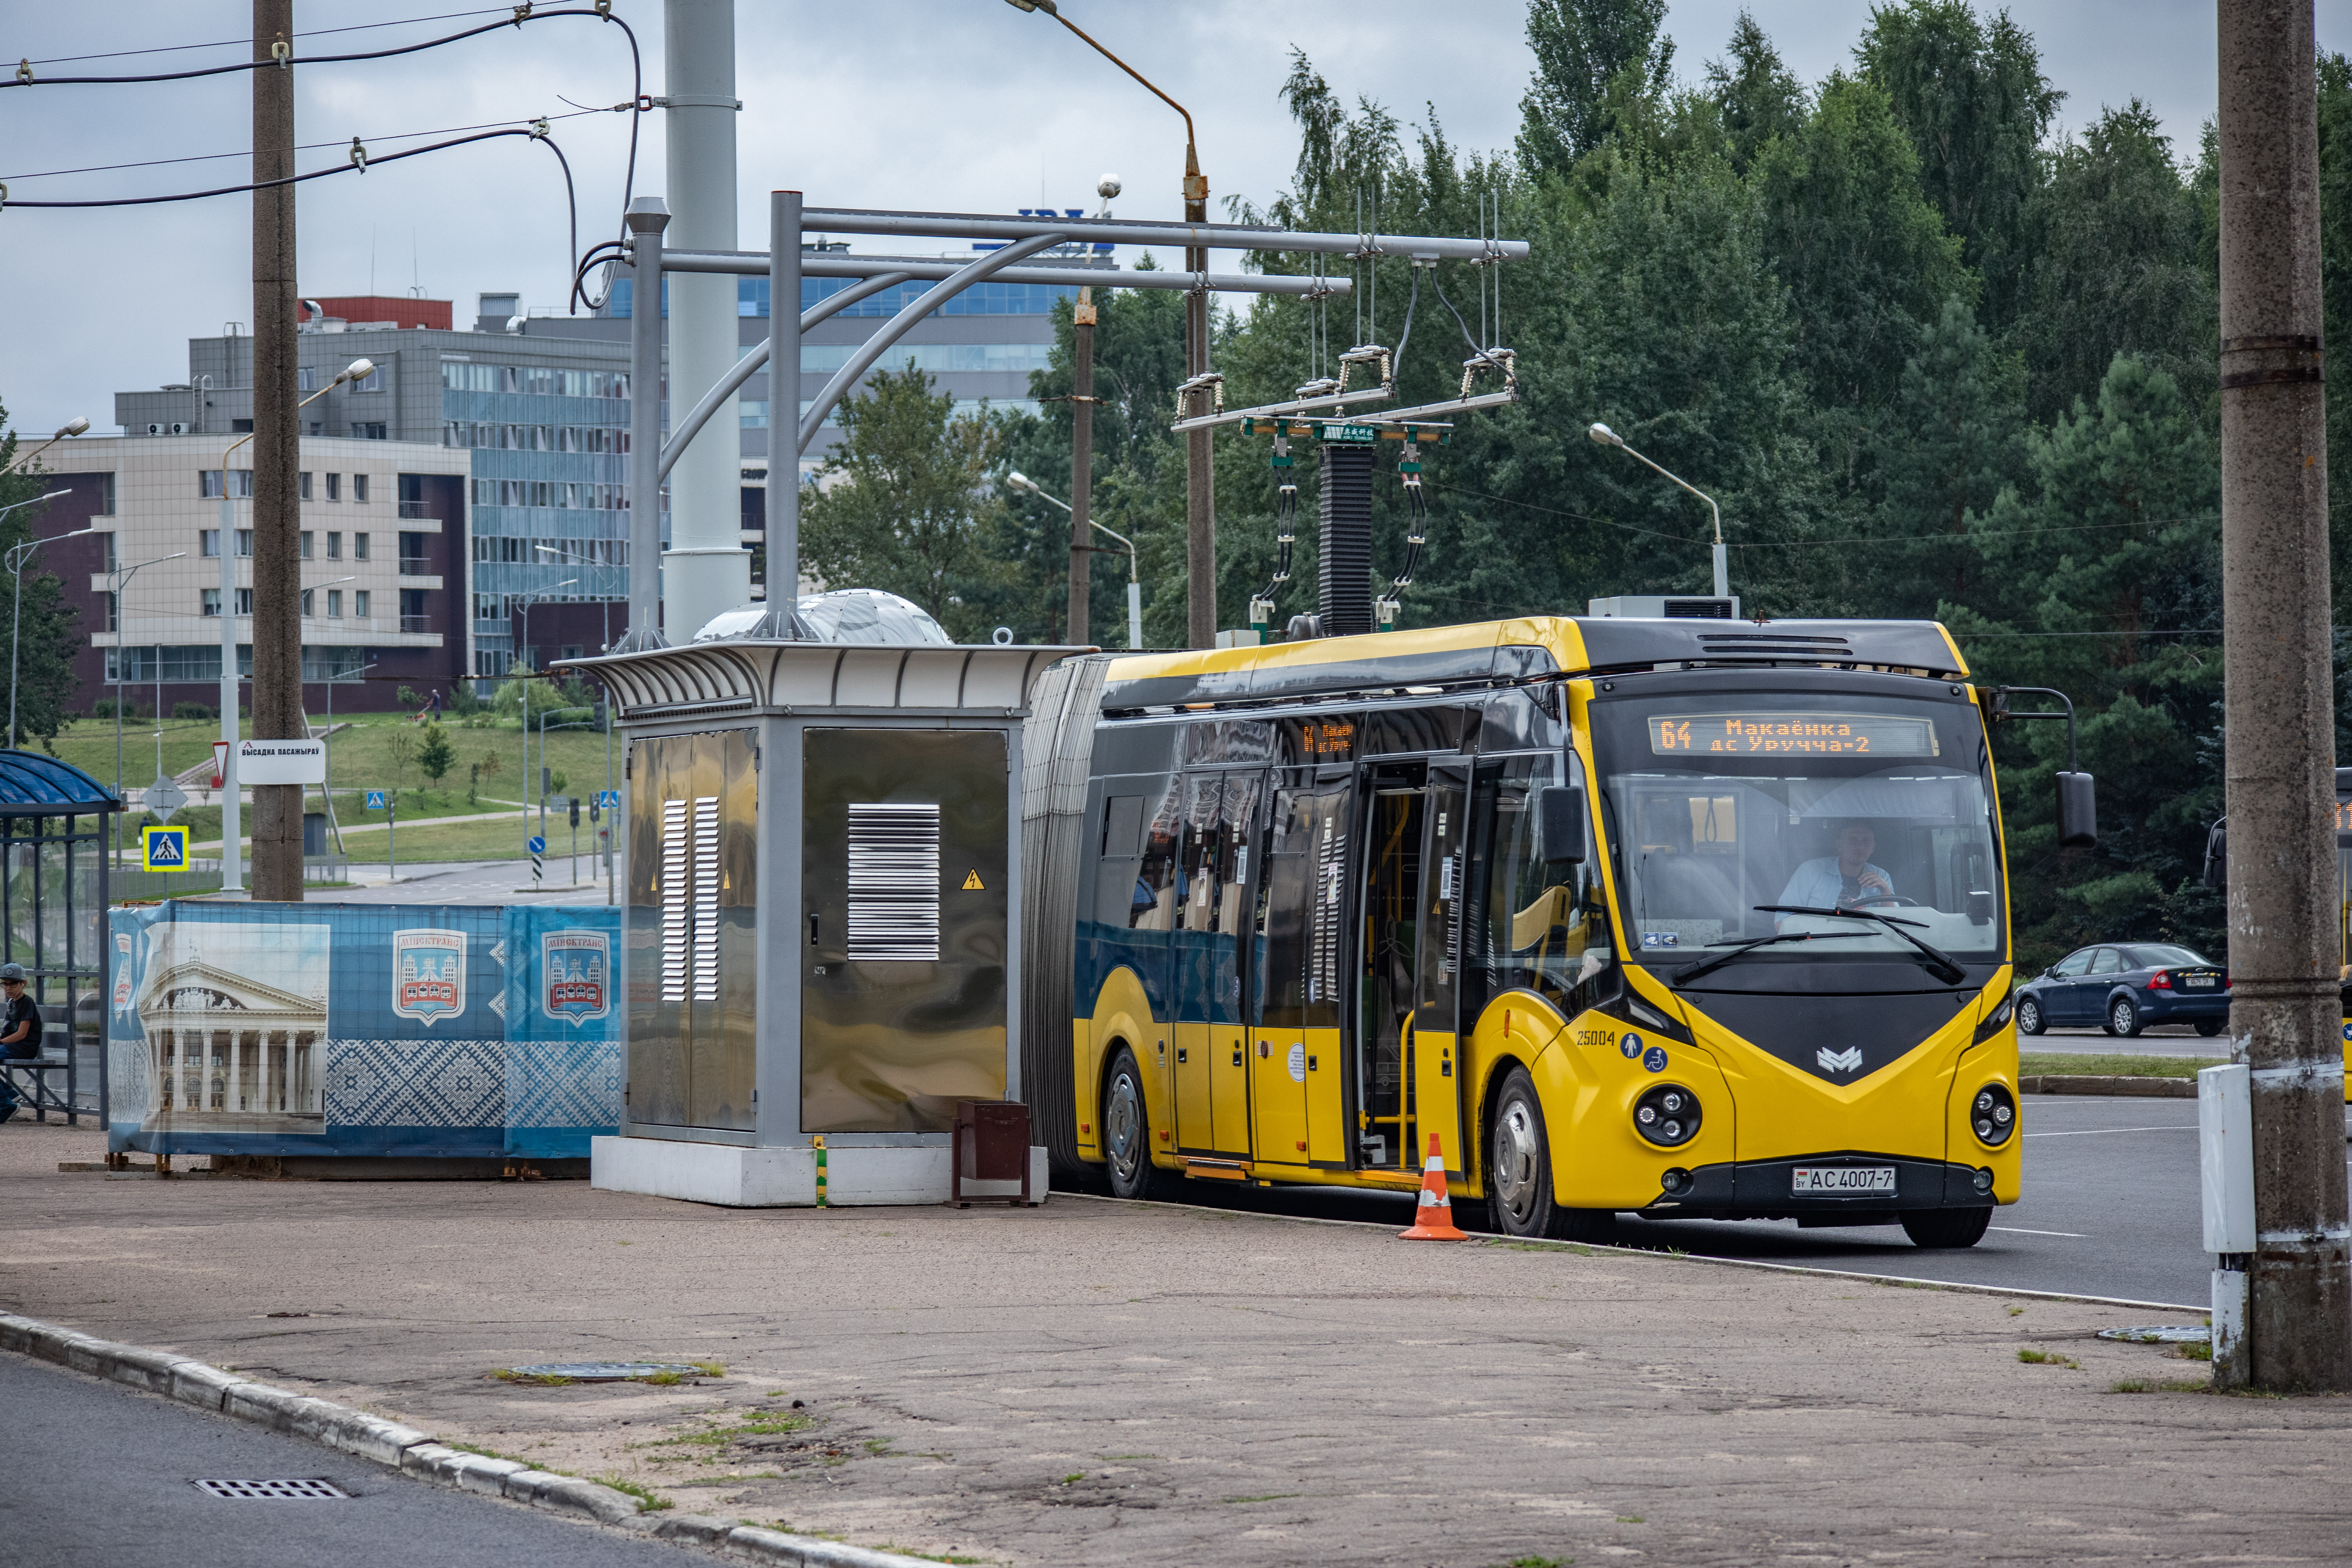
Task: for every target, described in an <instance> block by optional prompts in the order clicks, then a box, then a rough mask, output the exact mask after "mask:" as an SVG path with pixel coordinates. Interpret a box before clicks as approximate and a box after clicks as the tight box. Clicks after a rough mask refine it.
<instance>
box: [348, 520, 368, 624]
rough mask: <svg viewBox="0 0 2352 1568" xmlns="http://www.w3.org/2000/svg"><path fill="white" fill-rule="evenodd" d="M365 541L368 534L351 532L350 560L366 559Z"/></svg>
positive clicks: (363, 612)
mask: <svg viewBox="0 0 2352 1568" xmlns="http://www.w3.org/2000/svg"><path fill="white" fill-rule="evenodd" d="M367 542H368V536H367V535H366V534H364V533H354V534H352V560H354V561H364V560H366V559H367V558H368V552H367ZM361 614H362V615H364V614H366V612H365V611H362V612H361Z"/></svg>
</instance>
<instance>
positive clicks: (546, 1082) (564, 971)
mask: <svg viewBox="0 0 2352 1568" xmlns="http://www.w3.org/2000/svg"><path fill="white" fill-rule="evenodd" d="M506 921H507V926H506V950H507V964H506V977H507V997H506V1019H507V1058H506V1062H507V1127H506V1140H507V1143H506V1152H508V1153H509V1154H519V1155H531V1156H535V1157H538V1158H541V1159H582V1160H584V1159H586V1158H587V1157H588V1140H589V1139H590V1138H591V1137H592V1136H593V1135H594V1134H596V1133H598V1132H617V1131H620V1122H621V1084H622V1077H623V1075H622V1065H621V1042H622V1032H621V1025H622V1019H623V1017H624V1016H625V1015H624V1011H623V1009H622V1007H621V1005H620V999H619V998H618V997H617V996H616V995H614V980H615V978H616V974H617V971H616V969H615V965H614V960H615V959H617V958H618V957H619V955H620V946H621V911H620V910H617V909H608V908H603V907H583V908H578V909H572V908H563V907H560V906H559V907H554V908H550V907H547V906H544V905H539V906H530V905H518V906H516V907H515V908H512V909H509V910H507V911H506Z"/></svg>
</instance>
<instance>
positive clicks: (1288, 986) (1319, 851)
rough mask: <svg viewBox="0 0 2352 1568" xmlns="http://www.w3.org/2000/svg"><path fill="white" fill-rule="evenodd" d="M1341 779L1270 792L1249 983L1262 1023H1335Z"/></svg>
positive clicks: (1344, 788)
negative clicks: (1257, 966)
mask: <svg viewBox="0 0 2352 1568" xmlns="http://www.w3.org/2000/svg"><path fill="white" fill-rule="evenodd" d="M1348 793H1349V784H1348V781H1346V780H1339V781H1336V782H1334V783H1330V784H1304V785H1300V786H1298V787H1297V788H1292V789H1277V790H1276V791H1275V792H1274V812H1273V816H1274V823H1273V833H1272V835H1271V837H1270V839H1269V842H1270V844H1271V846H1272V852H1271V853H1270V854H1269V855H1268V856H1267V858H1266V866H1265V897H1264V899H1263V900H1262V901H1261V902H1260V905H1259V912H1258V938H1259V942H1260V943H1261V948H1260V951H1261V952H1264V954H1265V967H1264V969H1263V971H1262V972H1261V973H1260V975H1259V978H1258V982H1257V994H1258V996H1259V1013H1258V1016H1259V1020H1260V1021H1261V1022H1262V1023H1263V1024H1265V1026H1266V1027H1268V1028H1296V1029H1337V1028H1338V1027H1339V986H1338V984H1337V981H1338V976H1337V973H1336V970H1337V967H1338V947H1339V913H1340V910H1339V889H1340V868H1342V867H1343V866H1344V865H1345V864H1346V861H1347V850H1346V840H1347V831H1346V827H1345V823H1346V820H1347V817H1346V811H1347V801H1348Z"/></svg>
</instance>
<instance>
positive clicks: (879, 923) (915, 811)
mask: <svg viewBox="0 0 2352 1568" xmlns="http://www.w3.org/2000/svg"><path fill="white" fill-rule="evenodd" d="M939 956H940V808H939V807H938V806H936V805H859V804H853V805H851V806H850V808H849V957H850V961H851V962H852V963H930V962H934V961H936V960H937V959H938V958H939Z"/></svg>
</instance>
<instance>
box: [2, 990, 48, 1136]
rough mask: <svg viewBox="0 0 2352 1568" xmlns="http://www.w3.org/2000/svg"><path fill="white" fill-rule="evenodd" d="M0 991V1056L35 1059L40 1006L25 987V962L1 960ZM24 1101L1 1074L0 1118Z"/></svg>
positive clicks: (39, 1037) (37, 1046)
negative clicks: (2, 1001) (1, 1006)
mask: <svg viewBox="0 0 2352 1568" xmlns="http://www.w3.org/2000/svg"><path fill="white" fill-rule="evenodd" d="M0 995H5V997H6V998H7V999H8V1006H7V1011H6V1013H5V1015H0V1056H5V1057H6V1058H8V1059H9V1060H10V1061H17V1062H28V1061H37V1060H38V1059H39V1058H40V1055H41V1027H42V1026H41V1009H40V1007H39V1006H38V1005H36V1004H35V1002H34V1001H33V998H32V997H31V996H30V995H28V994H26V990H25V966H24V965H23V964H21V963H0ZM22 1103H23V1100H22V1099H21V1098H20V1097H19V1096H18V1095H17V1093H16V1086H15V1085H14V1084H12V1083H10V1082H9V1081H8V1080H7V1079H5V1078H0V1121H7V1120H8V1118H10V1117H12V1116H14V1115H16V1107H17V1106H18V1105H20V1104H22Z"/></svg>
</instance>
